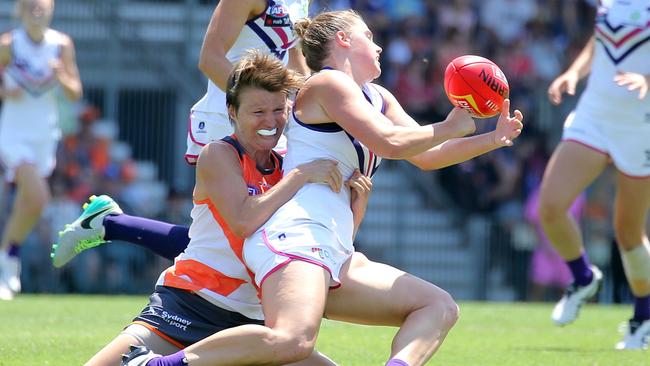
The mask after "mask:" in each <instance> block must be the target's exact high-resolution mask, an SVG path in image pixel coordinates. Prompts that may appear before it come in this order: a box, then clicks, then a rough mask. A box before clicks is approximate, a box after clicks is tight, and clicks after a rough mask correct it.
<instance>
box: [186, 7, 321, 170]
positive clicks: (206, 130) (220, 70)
mask: <svg viewBox="0 0 650 366" xmlns="http://www.w3.org/2000/svg"><path fill="white" fill-rule="evenodd" d="M308 6H309V0H262V1H260V0H256V1H250V0H249V1H222V2H220V3H219V5H217V8H216V10H215V14H214V16H213V18H212V21H211V22H210V25H209V26H208V30H207V32H206V36H205V40H204V43H203V48H202V50H201V58H200V63H199V68H200V69H201V71H203V72H204V73H205V74H206V75H207V76H208V77H209V81H208V89H207V92H206V94H205V95H204V96H203V98H201V99H200V100H199V101H198V102H197V103H196V104H194V106H193V107H192V110H191V114H190V124H189V129H188V134H187V152H186V154H185V159H186V160H187V162H188V163H190V164H194V163H196V158H197V157H198V154H199V153H200V152H201V148H202V147H203V146H205V144H207V143H209V142H211V141H217V140H219V139H221V138H222V137H224V136H228V135H230V134H231V133H232V126H231V124H230V122H229V121H228V111H227V110H226V94H225V92H224V90H225V86H226V85H225V81H226V77H227V76H228V73H229V72H230V70H231V68H232V64H233V63H234V62H236V61H237V60H239V59H240V58H241V57H242V55H243V54H244V53H245V52H246V51H248V50H264V51H266V52H269V53H271V54H273V55H275V56H276V57H278V58H279V59H280V60H282V62H284V63H285V65H286V64H287V63H289V62H290V61H291V65H290V67H291V68H293V69H294V70H297V71H300V72H302V73H304V74H307V71H308V70H307V69H306V68H305V66H304V64H303V63H302V62H301V60H302V57H301V55H300V54H299V52H300V51H299V50H298V49H296V48H295V47H294V46H295V45H296V37H295V35H294V33H293V22H295V21H296V20H298V19H302V18H304V17H306V16H307V9H308ZM242 25H243V27H242ZM289 54H291V57H290V55H289ZM285 147H286V143H285V140H284V138H281V140H280V143H279V146H278V147H276V151H281V152H282V151H284V150H285Z"/></svg>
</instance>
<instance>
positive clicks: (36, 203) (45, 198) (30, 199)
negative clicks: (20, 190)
mask: <svg viewBox="0 0 650 366" xmlns="http://www.w3.org/2000/svg"><path fill="white" fill-rule="evenodd" d="M49 200H50V196H49V195H48V194H47V193H46V192H34V194H30V195H27V196H25V197H24V199H23V200H22V202H21V203H20V204H21V205H22V207H23V209H24V210H25V211H27V212H29V213H32V214H34V215H39V214H40V213H41V212H43V210H45V206H47V203H48V202H49Z"/></svg>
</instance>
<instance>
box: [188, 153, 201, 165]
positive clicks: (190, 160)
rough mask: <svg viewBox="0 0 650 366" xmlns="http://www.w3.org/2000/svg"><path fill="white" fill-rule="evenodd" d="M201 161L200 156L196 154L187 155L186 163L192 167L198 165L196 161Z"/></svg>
mask: <svg viewBox="0 0 650 366" xmlns="http://www.w3.org/2000/svg"><path fill="white" fill-rule="evenodd" d="M198 159H199V156H198V155H194V154H185V162H187V163H188V164H190V165H196V161H197V160H198Z"/></svg>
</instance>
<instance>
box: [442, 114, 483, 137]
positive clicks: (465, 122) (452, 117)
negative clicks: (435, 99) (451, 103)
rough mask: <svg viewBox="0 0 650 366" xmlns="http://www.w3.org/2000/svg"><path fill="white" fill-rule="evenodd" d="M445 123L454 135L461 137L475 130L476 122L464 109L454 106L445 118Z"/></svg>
mask: <svg viewBox="0 0 650 366" xmlns="http://www.w3.org/2000/svg"><path fill="white" fill-rule="evenodd" d="M445 124H448V125H449V126H450V128H451V129H452V131H453V135H454V136H455V137H463V136H466V135H469V134H471V133H474V132H475V131H476V123H474V119H473V118H472V116H471V115H470V114H469V112H467V111H466V110H464V109H462V108H460V107H455V108H454V109H452V110H451V112H449V114H448V115H447V118H445Z"/></svg>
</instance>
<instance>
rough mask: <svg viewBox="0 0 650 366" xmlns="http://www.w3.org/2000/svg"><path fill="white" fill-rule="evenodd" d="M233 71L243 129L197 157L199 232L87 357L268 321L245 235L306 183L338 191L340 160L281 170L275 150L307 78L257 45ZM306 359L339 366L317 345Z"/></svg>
mask: <svg viewBox="0 0 650 366" xmlns="http://www.w3.org/2000/svg"><path fill="white" fill-rule="evenodd" d="M231 75H232V78H231V80H235V79H236V80H238V82H237V83H234V82H230V83H229V85H230V87H229V91H228V93H229V94H228V102H229V103H228V105H229V110H230V112H231V113H230V115H231V118H232V120H233V123H234V125H235V131H236V132H235V134H233V135H231V136H229V137H226V138H223V139H222V140H221V141H218V142H214V143H210V144H208V145H207V146H206V148H205V149H204V150H203V152H202V153H201V155H200V158H199V160H198V164H197V168H196V178H197V183H196V186H195V188H194V195H193V196H194V197H193V198H194V208H193V210H192V225H191V227H190V234H191V237H192V240H191V242H190V244H189V246H188V247H187V249H186V250H185V251H184V252H183V253H181V254H180V255H179V256H178V257H177V258H176V260H175V262H174V265H173V266H172V267H170V268H169V269H167V270H166V271H164V272H163V273H162V274H161V275H160V278H159V280H158V283H157V285H156V289H155V292H154V293H153V295H151V297H150V302H149V304H148V305H147V306H146V307H145V309H144V310H143V311H142V312H141V313H140V314H139V315H138V316H137V317H136V318H135V319H134V321H133V323H131V324H130V325H129V326H127V328H126V329H125V330H124V331H123V332H122V333H121V334H120V335H118V336H117V337H116V338H115V339H114V340H113V341H112V342H111V343H110V344H109V345H107V346H106V347H105V348H104V349H102V350H101V351H100V352H99V353H98V354H97V355H95V356H94V357H93V358H92V359H91V360H90V361H89V362H88V363H87V365H115V364H117V363H118V362H119V360H120V355H121V354H123V353H126V352H128V350H129V345H131V344H137V345H144V346H147V348H149V349H151V350H153V351H155V352H158V353H163V354H168V353H172V352H173V351H178V350H179V349H182V348H184V347H185V346H188V345H190V344H192V343H194V342H196V341H198V340H200V339H203V338H205V337H207V336H209V335H211V334H213V333H216V332H217V331H220V330H223V329H228V328H231V327H233V326H237V325H243V324H247V325H252V324H256V325H260V324H263V314H262V309H261V305H260V300H259V298H258V293H257V288H256V287H255V286H254V283H253V281H252V279H251V277H250V274H249V273H248V272H247V269H246V267H245V266H244V265H243V263H242V258H241V249H242V245H243V241H244V239H243V238H244V237H245V236H246V235H247V234H248V233H249V232H251V231H254V230H256V229H257V228H258V227H259V226H260V225H261V224H262V223H263V222H264V221H266V220H267V219H268V217H269V216H270V215H271V214H272V213H273V212H274V211H275V210H276V209H277V208H278V207H280V205H282V204H283V203H284V202H286V201H287V200H288V199H289V198H290V197H291V196H292V195H294V194H295V192H296V191H297V190H298V189H299V188H300V187H301V186H303V185H304V184H306V183H309V182H322V183H324V184H326V185H327V186H328V187H330V188H329V189H334V190H339V189H340V186H341V184H342V177H341V176H340V174H338V173H339V172H338V170H337V169H336V165H335V163H334V162H333V161H331V160H324V159H320V160H318V161H311V162H309V163H306V164H303V165H301V166H299V167H297V168H296V169H294V170H292V171H290V172H287V174H286V176H285V177H284V178H283V177H282V157H281V156H280V155H279V154H278V153H276V152H273V150H272V148H273V147H274V146H275V145H276V143H277V141H278V139H279V138H280V135H281V134H282V129H283V127H284V124H285V123H286V116H287V112H288V95H289V93H290V92H292V91H294V90H295V89H296V88H298V87H299V86H300V85H301V83H302V78H301V77H299V76H297V75H296V74H294V73H293V72H290V71H289V70H287V69H286V68H284V66H283V65H282V64H281V63H280V62H279V61H278V60H277V59H276V58H275V57H273V56H270V55H268V54H261V53H259V52H258V53H256V54H254V55H252V56H251V57H250V58H243V59H242V60H241V61H240V62H239V63H237V64H236V65H235V70H234V71H233V73H232V74H231ZM270 132H272V133H270ZM280 179H282V181H281V182H279V181H280ZM365 197H367V194H365ZM366 201H367V199H365V200H364V202H366ZM138 350H139V349H138V348H136V352H137V351H138ZM132 353H133V352H132ZM142 364H144V362H143V363H142ZM305 364H307V365H333V363H332V362H331V361H330V360H329V359H327V358H325V357H323V356H321V355H320V354H318V353H314V354H313V355H312V357H310V358H309V360H307V361H306V363H305Z"/></svg>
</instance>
